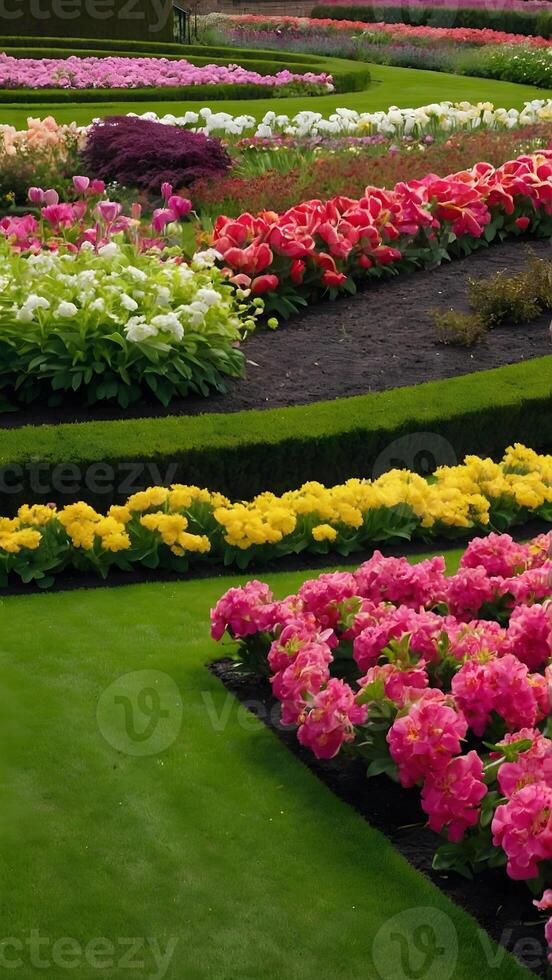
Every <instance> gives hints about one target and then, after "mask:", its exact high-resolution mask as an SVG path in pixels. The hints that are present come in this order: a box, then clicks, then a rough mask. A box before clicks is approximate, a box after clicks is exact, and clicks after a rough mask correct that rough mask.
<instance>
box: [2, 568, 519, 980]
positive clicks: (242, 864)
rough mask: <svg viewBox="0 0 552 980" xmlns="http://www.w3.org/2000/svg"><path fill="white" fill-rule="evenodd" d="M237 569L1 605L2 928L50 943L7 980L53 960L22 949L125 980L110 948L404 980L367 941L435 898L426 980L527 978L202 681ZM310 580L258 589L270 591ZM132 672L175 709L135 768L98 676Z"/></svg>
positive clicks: (179, 969)
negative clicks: (172, 695) (435, 966)
mask: <svg viewBox="0 0 552 980" xmlns="http://www.w3.org/2000/svg"><path fill="white" fill-rule="evenodd" d="M454 560H455V556H454V555H453V556H452V558H451V563H452V564H453V563H454ZM247 577H251V576H246V575H243V576H241V577H240V578H237V577H233V578H226V579H209V580H206V581H195V582H194V581H191V582H179V583H169V584H167V583H160V584H150V585H138V586H127V587H123V588H117V589H101V588H99V589H96V590H90V591H85V590H80V591H76V592H71V593H57V594H51V595H47V594H42V595H29V596H24V597H10V598H7V599H4V600H3V601H2V646H1V658H2V676H3V685H2V687H3V695H2V703H1V704H0V708H1V715H0V717H2V718H3V725H4V732H3V733H2V735H3V737H2V738H1V742H0V744H1V745H2V746H3V754H2V755H3V757H2V759H1V762H2V776H3V783H4V785H3V793H2V796H3V803H2V818H1V819H0V828H1V829H0V833H1V837H2V844H3V847H2V852H3V855H4V861H3V878H4V881H3V887H2V895H3V896H5V897H4V900H3V902H2V912H3V920H4V921H3V925H2V930H3V931H2V935H3V936H4V937H8V936H9V937H14V938H15V939H20V940H21V941H25V940H27V938H28V937H29V936H30V935H31V930H33V929H34V930H38V931H39V935H40V938H41V939H44V940H45V941H44V942H43V943H42V945H41V947H40V950H39V952H37V949H36V948H35V946H36V943H35V946H33V945H32V942H31V945H30V946H26V947H25V948H24V949H23V952H19V950H18V949H17V948H16V947H14V946H11V947H9V948H8V947H6V949H5V955H6V959H7V960H8V961H9V960H10V959H14V958H16V957H17V956H19V957H20V958H21V959H22V961H23V963H24V967H23V968H22V969H21V971H20V972H18V975H19V976H21V977H23V976H24V977H26V978H27V977H31V976H33V977H34V976H35V975H37V976H45V977H52V978H55V980H59V978H60V977H61V976H65V975H66V969H67V967H65V968H64V969H60V967H59V966H57V967H56V966H50V967H47V966H42V967H36V969H35V967H31V965H30V956H31V955H32V956H34V957H36V956H38V955H40V957H41V958H42V959H41V962H42V963H45V962H50V963H52V962H54V957H57V958H58V960H59V958H60V957H61V956H63V957H65V960H64V961H63V962H64V963H69V962H70V961H71V962H73V965H74V966H75V967H76V972H74V973H73V975H78V977H79V980H93V978H96V977H97V976H98V966H97V964H98V962H103V963H104V965H105V964H106V963H107V962H108V961H109V959H110V957H111V956H113V959H114V965H112V966H110V967H109V966H108V967H107V972H105V971H104V974H103V975H107V976H109V978H110V980H113V978H124V977H125V976H128V975H129V969H128V968H127V966H126V965H124V964H123V963H122V962H121V956H122V955H123V953H125V954H126V955H127V956H131V958H132V957H134V959H133V962H134V963H136V962H137V961H138V960H139V959H143V965H142V968H141V969H139V970H138V972H137V971H136V969H135V971H134V974H131V975H134V976H139V977H140V978H145V977H162V976H166V977H170V978H173V980H248V978H249V980H259V978H267V980H336V978H339V980H376V978H377V977H378V976H379V977H383V980H398V978H399V977H402V976H403V973H397V972H387V968H386V972H384V973H383V974H382V973H381V972H380V973H377V972H376V969H375V967H374V965H373V961H372V954H371V951H372V940H373V938H374V935H375V934H376V933H377V932H378V930H379V929H380V928H381V927H384V929H389V926H385V924H386V923H387V922H388V921H389V919H390V918H391V917H392V916H395V915H396V914H397V913H399V912H401V910H405V909H412V908H413V907H424V908H427V907H430V908H431V909H433V912H432V913H431V914H432V915H433V916H434V917H435V922H436V926H435V928H436V932H437V934H438V935H440V936H441V937H442V938H443V939H444V940H446V942H447V954H446V955H447V956H448V957H449V959H447V969H446V970H445V969H443V970H442V971H441V972H440V973H439V977H440V980H449V978H450V977H453V978H454V980H474V978H475V977H477V976H481V975H482V973H484V974H485V975H486V976H488V975H489V974H492V973H493V972H494V970H495V969H496V971H497V972H496V975H497V977H498V976H500V978H501V980H521V978H524V977H525V978H527V980H528V978H529V977H530V976H531V974H529V973H528V972H527V971H525V970H524V969H523V968H522V967H521V966H519V965H518V964H517V962H515V961H514V960H513V959H511V958H510V957H508V956H507V955H506V954H504V955H503V956H502V954H501V953H500V952H499V953H498V954H497V956H498V958H497V960H496V961H494V968H493V967H492V966H489V967H488V968H487V963H486V961H485V959H484V953H485V951H487V952H488V953H489V954H490V955H493V952H494V951H493V949H492V946H491V947H488V946H486V945H485V940H484V939H483V943H482V942H481V939H480V934H479V932H478V928H477V926H476V924H475V922H474V921H473V920H472V919H471V918H470V917H469V916H467V915H466V914H465V913H464V912H462V911H461V910H460V909H459V908H457V907H455V906H454V905H452V904H451V903H450V902H449V901H448V900H447V899H446V898H445V897H444V896H443V895H442V894H441V893H440V892H439V891H438V890H437V889H436V888H435V887H434V886H433V885H431V884H430V883H429V882H428V881H427V880H426V879H424V878H423V877H422V876H421V875H420V874H418V873H417V872H415V871H414V870H413V869H412V868H410V866H409V865H408V864H407V863H406V862H405V861H404V860H403V858H402V857H401V856H400V855H399V854H398V853H397V852H396V851H395V850H394V849H393V847H392V846H391V845H390V844H389V843H388V842H387V841H386V839H385V838H383V837H382V836H381V835H380V834H379V833H377V832H376V831H374V830H372V829H371V828H370V827H369V826H368V824H367V823H365V822H364V821H363V820H362V819H361V817H360V816H358V815H357V814H356V813H355V812H354V811H353V810H352V809H350V808H348V807H347V806H346V805H345V804H343V803H342V802H341V801H340V800H338V799H337V798H336V797H334V796H333V795H332V793H331V792H330V791H329V790H328V789H326V788H325V787H324V786H323V785H322V784H320V783H319V782H318V781H317V779H316V778H315V777H314V776H313V775H312V774H311V773H310V772H309V771H308V770H306V769H305V768H304V767H303V766H302V765H301V763H299V762H298V761H297V760H296V759H295V758H294V757H293V756H291V755H290V754H289V753H288V751H287V750H286V749H285V748H284V747H283V746H282V745H281V744H280V743H279V742H278V741H277V740H276V739H275V737H274V736H273V735H272V734H271V733H270V732H269V731H268V730H267V729H265V728H264V727H262V725H261V724H260V722H257V721H255V720H254V719H252V718H251V716H248V715H247V713H246V712H245V710H244V709H243V708H239V707H238V704H237V702H236V701H234V699H233V698H232V697H231V696H230V695H227V694H226V692H225V690H224V688H223V687H222V685H221V684H220V683H219V681H218V680H216V679H215V678H213V677H212V676H211V675H210V674H209V673H208V672H207V671H206V670H205V667H204V664H205V663H206V662H207V661H209V660H210V659H213V658H214V657H215V656H217V654H218V655H220V654H221V653H222V650H221V648H220V646H217V645H215V644H214V643H213V642H212V641H210V639H209V638H208V611H209V608H210V606H211V605H212V604H213V603H214V602H215V601H216V599H217V597H218V596H219V595H220V594H221V593H222V591H223V590H224V589H226V588H228V587H229V586H230V585H232V584H237V583H238V582H239V581H244V580H245V579H246V578H247ZM305 577H307V575H306V574H305V573H301V574H299V573H293V574H288V573H286V574H278V575H271V576H269V577H267V578H269V580H270V581H271V583H272V585H273V587H274V589H275V591H276V593H277V594H278V595H282V596H283V595H285V594H287V593H288V592H290V591H291V590H295V589H296V588H297V587H298V585H299V583H300V581H301V580H303V579H304V578H305ZM142 670H148V671H162V672H164V673H166V674H168V675H169V677H170V678H172V680H173V681H174V682H175V683H176V685H177V687H178V691H177V698H178V697H179V696H180V697H181V700H182V705H183V717H182V725H181V728H180V731H179V734H178V735H177V736H176V739H175V740H173V741H172V744H170V746H169V747H167V748H165V749H163V750H161V751H159V752H158V753H157V754H150V755H145V756H141V757H138V756H131V755H128V754H126V753H124V752H121V751H119V750H117V749H116V748H114V747H112V745H111V744H110V743H109V742H108V741H107V740H106V739H105V738H104V737H103V735H102V734H101V731H100V728H101V729H102V730H103V731H105V730H106V729H105V716H104V715H103V714H101V712H100V716H99V717H100V719H101V720H100V723H98V721H97V715H96V712H97V706H98V700H99V698H100V696H101V695H102V692H104V691H105V689H106V688H108V686H109V685H111V684H112V683H113V682H114V681H115V680H116V679H117V678H119V677H120V676H121V675H127V674H129V675H130V672H133V671H142ZM152 683H153V681H152ZM131 688H132V676H129V677H128V678H125V680H124V681H123V682H122V691H123V693H124V692H125V691H126V693H127V694H130V692H131ZM178 692H179V694H178ZM169 700H170V699H169ZM163 703H169V702H167V701H165V702H163V698H162V704H163ZM100 704H104V705H105V698H104V699H103V700H102V702H100ZM175 709H176V702H173V703H172V704H171V710H172V711H173V715H172V718H173V720H174V717H175V715H174V711H175ZM142 717H143V716H142ZM102 719H103V720H102ZM163 724H164V723H163ZM170 724H172V722H171V720H170V718H169V725H170ZM136 727H137V728H138V727H141V723H140V724H138V722H137V725H136ZM121 730H122V729H121ZM177 730H178V725H177V729H176V731H177ZM109 731H112V730H111V729H109ZM176 731H175V732H174V734H175V735H176ZM528 908H530V906H529V903H528ZM443 923H445V925H443ZM391 928H393V924H391ZM442 929H444V930H445V934H444V935H443V933H442ZM439 930H441V931H439ZM447 930H448V933H447ZM451 932H452V936H453V937H456V939H457V941H458V960H457V963H456V966H454V957H455V955H456V954H455V952H454V948H453V947H454V941H455V940H453V941H452V946H451V945H450V934H451ZM384 935H386V933H384ZM61 937H71V938H72V939H73V940H74V941H76V942H78V943H80V944H81V946H82V947H84V946H85V945H86V944H87V943H89V942H90V940H92V939H93V938H96V939H97V944H96V945H95V946H94V947H93V949H92V952H90V947H87V949H88V952H87V957H86V958H84V959H83V954H82V953H79V952H78V948H79V947H78V946H75V942H73V943H72V944H71V943H68V941H66V943H65V945H63V944H61V945H59V944H58V946H57V947H54V946H53V944H54V943H55V942H56V941H57V940H59V939H60V938H61ZM100 937H105V938H104V940H103V945H102V943H101V942H100ZM125 937H151V939H152V940H153V939H155V940H156V941H157V942H158V943H159V944H160V948H161V951H162V952H164V951H165V949H166V947H167V943H168V942H169V941H170V940H171V937H174V938H173V946H174V943H177V945H176V950H175V952H174V955H173V957H172V959H171V961H170V964H169V965H168V966H167V969H166V972H163V968H162V967H160V968H156V967H155V958H154V956H153V954H152V952H151V950H152V945H151V944H150V941H149V940H148V942H147V943H146V949H147V952H146V953H144V951H143V950H142V951H139V950H138V949H136V952H135V951H134V950H133V949H132V948H131V947H130V945H129V943H128V942H127V943H126V944H125V942H124V939H125ZM380 939H381V934H380ZM106 940H107V941H109V942H111V943H113V944H114V953H113V950H111V951H110V948H109V945H106ZM35 941H36V933H35ZM0 946H1V943H0ZM98 950H99V952H98ZM102 950H103V953H102ZM451 950H452V951H451ZM1 952H2V950H1V949H0V953H1ZM71 957H73V959H71ZM94 957H96V959H94ZM102 957H103V958H102ZM450 957H452V969H453V972H449V967H450V963H451V960H450ZM88 960H90V962H88ZM379 962H380V963H381V949H380V960H379ZM91 963H96V965H95V966H94V965H91ZM410 975H412V974H410ZM437 975H438V974H434V973H431V976H432V977H433V976H435V977H437ZM424 976H425V974H424ZM428 976H429V974H428Z"/></svg>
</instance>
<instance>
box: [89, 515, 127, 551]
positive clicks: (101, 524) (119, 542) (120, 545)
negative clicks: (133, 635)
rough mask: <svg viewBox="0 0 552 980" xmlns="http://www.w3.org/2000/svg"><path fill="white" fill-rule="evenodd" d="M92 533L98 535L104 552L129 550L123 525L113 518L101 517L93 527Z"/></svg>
mask: <svg viewBox="0 0 552 980" xmlns="http://www.w3.org/2000/svg"><path fill="white" fill-rule="evenodd" d="M94 532H95V534H97V535H98V537H99V538H100V540H101V543H102V549H103V550H104V551H125V550H126V549H127V548H130V538H129V536H128V534H127V532H126V530H125V525H124V524H122V523H121V522H120V521H117V520H115V517H113V516H109V517H103V518H102V520H101V521H98V523H97V524H95V525H94Z"/></svg>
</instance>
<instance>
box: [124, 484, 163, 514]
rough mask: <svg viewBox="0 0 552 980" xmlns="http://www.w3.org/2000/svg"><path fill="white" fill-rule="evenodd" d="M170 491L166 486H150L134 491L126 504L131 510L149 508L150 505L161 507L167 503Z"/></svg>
mask: <svg viewBox="0 0 552 980" xmlns="http://www.w3.org/2000/svg"><path fill="white" fill-rule="evenodd" d="M168 496H169V491H168V490H167V488H166V487H148V489H147V490H140V491H139V492H138V493H133V494H132V496H131V497H129V498H128V500H127V502H126V505H127V507H128V509H129V510H138V511H143V510H149V509H150V507H161V505H162V504H164V503H165V501H166V500H167V497H168Z"/></svg>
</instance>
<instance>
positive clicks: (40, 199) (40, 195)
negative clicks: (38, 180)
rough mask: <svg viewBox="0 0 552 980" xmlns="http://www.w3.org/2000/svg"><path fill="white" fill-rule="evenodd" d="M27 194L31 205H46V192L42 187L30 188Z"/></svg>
mask: <svg viewBox="0 0 552 980" xmlns="http://www.w3.org/2000/svg"><path fill="white" fill-rule="evenodd" d="M27 194H28V197H29V201H30V202H31V204H44V191H43V190H42V187H29V190H28V191H27Z"/></svg>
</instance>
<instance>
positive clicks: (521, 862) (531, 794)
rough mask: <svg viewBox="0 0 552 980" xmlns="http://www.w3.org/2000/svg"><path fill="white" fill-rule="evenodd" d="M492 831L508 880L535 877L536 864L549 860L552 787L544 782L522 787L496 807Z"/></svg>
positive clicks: (551, 840) (551, 836) (551, 850)
mask: <svg viewBox="0 0 552 980" xmlns="http://www.w3.org/2000/svg"><path fill="white" fill-rule="evenodd" d="M492 832H493V844H494V846H495V847H502V849H503V850H504V851H505V852H506V855H507V857H508V864H507V870H508V874H509V875H510V878H514V879H515V880H516V881H518V880H526V879H528V878H536V877H537V876H538V874H539V862H540V861H549V860H550V859H551V858H552V788H551V787H549V786H546V785H545V784H544V783H533V784H532V785H530V786H524V787H523V788H522V789H520V790H519V791H518V792H517V793H515V794H514V795H513V797H512V799H511V800H508V802H507V803H504V804H502V805H501V806H498V807H497V808H496V811H495V815H494V817H493V822H492Z"/></svg>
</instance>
